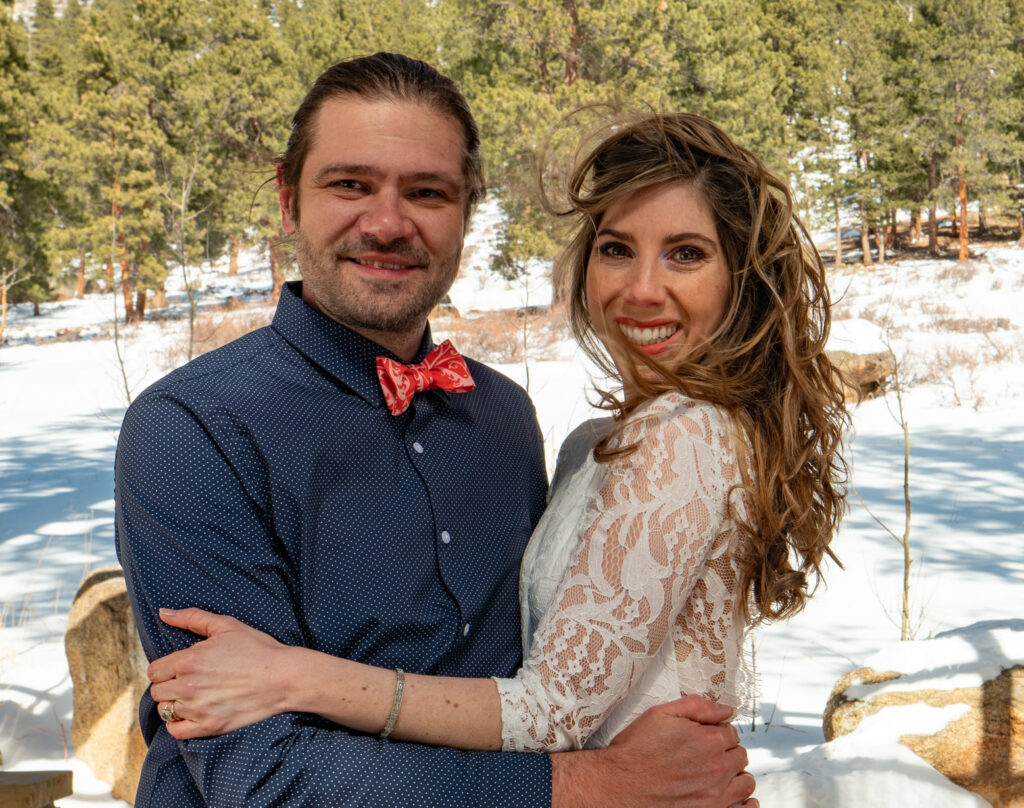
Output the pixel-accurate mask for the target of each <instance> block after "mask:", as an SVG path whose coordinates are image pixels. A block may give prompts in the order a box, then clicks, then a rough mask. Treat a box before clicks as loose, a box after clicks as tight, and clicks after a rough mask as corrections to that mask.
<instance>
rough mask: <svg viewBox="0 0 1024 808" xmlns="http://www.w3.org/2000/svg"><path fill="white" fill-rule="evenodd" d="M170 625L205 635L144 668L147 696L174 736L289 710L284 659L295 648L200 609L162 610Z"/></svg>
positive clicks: (219, 730) (216, 731)
mask: <svg viewBox="0 0 1024 808" xmlns="http://www.w3.org/2000/svg"><path fill="white" fill-rule="evenodd" d="M160 619H161V620H163V621H164V622H165V623H167V624H168V625H170V626H176V627H178V628H183V629H186V630H188V631H191V632H193V633H195V634H199V635H201V636H204V637H206V638H207V639H205V640H203V641H201V642H198V643H196V644H195V645H193V646H191V647H190V648H186V649H185V650H183V651H175V652H174V653H173V654H168V655H167V656H165V657H161V658H160V659H157V660H155V661H154V662H153V663H152V664H151V665H150V666H149V668H148V669H147V671H146V673H147V675H148V676H149V679H150V681H151V682H153V686H152V688H151V690H150V694H151V695H152V697H153V699H154V700H155V701H156V702H157V709H158V710H160V711H161V712H162V713H163V712H165V711H166V710H167V709H168V708H169V707H170V708H173V711H172V715H173V716H175V718H176V719H178V720H171V721H167V724H166V726H167V731H168V732H169V733H170V734H171V735H173V736H174V737H175V738H180V739H187V738H202V737H205V736H209V735H223V734H224V733H226V732H231V731H232V730H236V729H238V728H239V727H244V726H247V725H248V724H253V723H256V722H257V721H262V720H263V719H265V718H269V717H270V716H272V715H277V714H278V713H283V712H288V709H289V708H288V705H287V702H286V697H287V694H288V691H289V686H288V685H289V676H288V670H289V662H290V660H291V659H292V656H293V653H292V652H294V651H296V650H298V649H294V648H290V647H289V646H287V645H283V644H281V643H279V642H278V641H277V640H275V639H274V638H273V637H271V636H270V635H269V634H264V633H263V632H262V631H257V630H256V629H254V628H250V627H249V626H247V625H245V624H244V623H240V622H239V621H238V620H236V619H235V618H233V617H225V616H222V615H217V614H212V613H210V612H205V611H203V610H202V609H178V610H174V609H161V610H160Z"/></svg>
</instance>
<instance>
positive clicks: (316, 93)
mask: <svg viewBox="0 0 1024 808" xmlns="http://www.w3.org/2000/svg"><path fill="white" fill-rule="evenodd" d="M482 192H483V182H482V175H481V171H480V157H479V135H478V133H477V129H476V124H475V122H474V121H473V118H472V116H471V114H470V112H469V109H468V107H467V105H466V103H465V99H463V97H462V96H461V94H460V93H459V92H458V90H457V89H456V88H455V86H454V84H452V82H451V81H450V80H448V79H446V78H445V77H443V76H441V75H440V74H438V73H437V72H436V71H434V70H433V69H432V68H430V67H428V66H427V65H424V64H423V63H421V62H416V61H414V60H410V59H407V58H405V57H401V56H396V55H393V54H377V55H376V56H372V57H367V58H365V59H357V60H353V61H350V62H344V63H341V64H339V65H335V66H334V67H333V68H331V69H329V70H328V71H326V72H325V73H324V74H323V75H322V76H321V77H320V78H319V79H318V81H317V83H316V84H315V85H314V87H313V89H312V90H311V91H310V93H309V94H308V95H307V97H306V99H305V100H304V101H303V102H302V104H301V105H300V107H299V110H298V111H297V112H296V115H295V116H294V118H293V131H292V135H291V138H290V139H289V143H288V149H287V152H286V155H285V157H284V159H283V160H282V163H281V165H280V167H279V196H280V201H281V211H282V220H283V227H284V230H285V231H286V232H287V233H289V234H294V236H295V243H296V253H297V257H298V262H299V268H300V270H301V272H302V277H303V281H302V283H301V284H300V285H290V286H288V287H286V288H285V290H284V292H283V293H282V297H281V301H280V303H279V306H278V310H277V313H276V314H275V317H274V321H273V324H272V326H270V327H268V328H265V329H261V330H260V331H257V332H254V333H253V334H250V335H248V336H246V337H243V338H242V339H240V340H238V341H236V342H234V343H232V344H231V345H228V346H225V347H224V348H222V349H221V350H219V351H215V352H213V353H212V354H209V355H207V356H204V357H201V358H200V359H198V360H196V361H195V362H192V363H190V364H189V365H187V366H185V367H184V368H181V369H179V370H177V371H175V372H174V373H172V374H170V375H169V376H168V377H166V378H165V379H163V380H161V381H160V382H158V383H157V384H155V385H154V386H153V387H151V388H150V389H149V390H147V391H146V392H145V393H143V395H142V396H140V397H139V398H138V400H137V401H136V402H135V403H134V404H133V405H132V407H131V408H130V409H129V411H128V414H127V415H126V417H125V423H124V427H123V429H122V432H121V438H120V441H119V444H118V455H117V473H116V482H117V541H118V552H119V557H120V559H121V562H122V564H123V566H124V568H125V573H126V576H127V579H128V583H129V593H130V595H131V599H132V604H133V608H134V610H135V614H136V619H137V622H138V625H139V629H140V633H141V635H142V640H143V646H144V648H145V650H146V653H147V655H148V656H149V657H150V658H151V659H152V658H154V657H158V656H162V655H164V654H167V653H169V652H171V651H174V650H177V649H180V648H183V647H185V646H187V645H188V644H190V642H192V641H194V639H195V638H194V636H192V635H189V634H187V633H186V632H183V631H180V630H177V629H172V628H170V627H168V626H166V625H164V624H162V623H161V622H160V620H159V619H158V617H157V612H158V609H159V608H160V607H183V606H199V607H202V608H204V609H207V610H210V611H214V612H220V613H224V614H230V615H233V616H235V617H238V618H239V619H241V620H243V621H244V622H246V623H249V624H250V625H253V626H255V627H256V628H259V629H261V630H263V631H266V632H268V633H270V634H272V635H273V636H275V637H276V638H277V639H279V640H281V641H283V642H286V643H290V644H302V645H306V646H308V647H311V648H315V649H318V650H322V651H325V652H328V653H331V654H336V655H341V656H346V657H350V658H353V659H358V660H361V661H364V662H369V663H372V664H376V665H382V666H386V667H396V668H397V667H401V668H404V669H405V670H409V671H414V672H420V673H435V674H442V675H455V676H491V675H508V674H510V673H512V672H513V671H514V670H515V668H516V667H517V666H518V664H519V662H520V655H521V649H520V640H519V627H518V621H517V619H516V615H518V607H517V581H518V567H519V559H520V556H521V554H522V551H523V548H524V546H525V542H526V540H527V538H528V536H529V533H530V531H531V529H532V527H533V525H534V524H535V523H536V521H537V519H538V518H539V516H540V512H541V510H542V508H543V503H544V494H545V488H546V481H545V475H544V468H543V458H542V447H541V440H540V435H539V430H538V428H537V425H536V419H535V416H534V413H533V408H532V405H531V404H530V403H529V400H528V399H527V397H526V395H525V393H523V391H522V390H520V389H519V388H518V387H516V386H515V385H513V384H512V383H511V382H509V381H508V380H507V379H504V378H503V377H501V376H500V375H499V374H497V373H495V372H493V371H491V370H489V369H488V368H486V367H485V366H482V365H479V364H477V363H473V362H470V363H469V369H470V371H471V373H472V377H473V379H474V380H475V384H476V389H475V390H474V391H473V392H471V393H457V392H448V391H445V390H437V389H430V390H426V391H423V392H420V393H417V394H416V395H415V396H413V397H412V398H411V400H409V401H406V402H404V403H402V404H401V405H400V406H397V407H396V406H394V404H395V402H394V401H391V402H390V403H389V401H388V399H387V398H386V397H385V395H384V393H383V391H382V388H381V384H380V381H379V378H378V374H377V358H378V357H379V356H386V357H388V358H390V359H393V360H397V361H401V362H418V361H420V360H423V359H424V357H425V356H426V355H427V354H428V352H429V351H430V350H431V348H432V343H431V340H430V333H429V329H428V327H427V322H426V318H427V314H428V313H429V311H430V310H431V309H432V308H433V306H434V305H436V303H437V302H438V301H439V300H440V299H441V298H442V297H443V295H444V294H445V293H446V292H447V290H448V288H449V286H450V285H451V282H452V281H453V280H454V277H455V274H456V271H457V268H458V262H459V256H460V252H461V248H462V240H463V236H464V232H465V226H466V220H467V217H468V215H469V213H470V211H471V209H472V207H473V205H474V203H475V202H476V201H477V199H478V198H479V197H480V196H481V194H482ZM402 406H406V407H407V408H405V409H402ZM393 412H394V413H396V414H392V413H393ZM239 664H240V665H244V664H245V660H239ZM685 716H689V718H687V717H685ZM723 717H724V715H723V714H722V712H721V711H719V710H717V709H716V708H714V707H713V706H711V705H709V704H707V703H705V702H702V701H700V700H697V699H691V700H685V701H681V702H676V703H674V704H673V705H668V706H667V707H666V708H664V709H661V710H655V711H652V712H650V713H648V714H646V715H645V716H643V717H642V718H641V719H639V720H638V721H637V722H636V723H635V724H634V725H633V726H632V727H630V728H629V729H628V730H627V731H626V732H625V733H623V734H622V735H621V736H620V738H621V742H618V741H617V742H616V743H615V744H613V745H612V746H611V747H609V748H608V749H606V750H598V751H588V752H573V753H563V754H558V755H551V756H547V755H527V754H512V753H467V752H459V751H456V750H452V749H443V748H434V747H423V746H417V745H413V744H400V743H392V742H390V741H386V740H380V739H378V738H373V737H369V736H366V735H360V734H355V733H350V732H347V731H345V730H343V729H341V728H339V727H337V726H336V725H333V724H331V723H330V722H327V721H325V720H322V719H319V718H317V717H315V716H309V715H296V714H288V715H279V716H276V717H274V718H272V719H269V720H267V721H263V722H260V723H259V724H256V725H253V726H250V727H246V728H244V729H241V730H237V731H235V732H232V733H229V734H227V735H225V736H223V737H219V738H209V739H201V740H193V741H184V742H179V741H176V740H175V739H174V738H172V737H171V736H170V735H169V734H168V733H167V732H166V731H165V730H164V729H163V726H162V724H161V723H160V721H159V719H158V717H157V716H156V709H155V705H154V704H153V702H152V700H151V699H149V698H148V696H147V697H146V698H144V700H143V704H142V706H141V719H142V723H143V729H144V733H145V734H146V737H147V739H148V741H149V743H150V751H149V755H148V757H147V759H146V763H145V765H144V767H143V775H142V779H141V782H140V785H139V791H138V797H137V801H136V805H138V806H155V807H157V808H160V807H162V806H175V808H177V806H202V805H211V806H221V805H246V806H249V805H291V804H295V805H309V806H339V805H371V806H414V805H415V806H419V805H422V806H431V807H434V806H449V805H451V806H456V805H457V806H466V805H471V806H476V805H480V806H484V805H486V806H493V805H500V806H519V805H522V806H538V805H548V804H549V803H550V804H552V805H556V806H574V805H579V806H601V805H609V806H613V805H614V806H624V805H644V806H647V805H656V804H659V800H660V801H661V804H665V805H683V806H687V808H704V806H707V807H708V808H723V806H725V805H728V804H731V803H733V802H739V801H742V800H743V799H744V798H746V797H747V796H749V794H750V792H751V791H752V790H753V782H752V778H750V776H749V775H740V774H739V773H740V772H741V771H742V769H743V767H744V766H745V764H746V754H745V752H743V750H742V749H741V748H739V747H738V745H737V744H738V739H737V736H736V733H735V730H734V729H732V728H731V727H728V726H714V725H713V722H715V721H719V720H722V718H723ZM689 719H695V720H689ZM697 720H704V721H707V722H708V724H709V725H708V726H704V725H701V724H699V723H696V721H697ZM751 804H753V803H751Z"/></svg>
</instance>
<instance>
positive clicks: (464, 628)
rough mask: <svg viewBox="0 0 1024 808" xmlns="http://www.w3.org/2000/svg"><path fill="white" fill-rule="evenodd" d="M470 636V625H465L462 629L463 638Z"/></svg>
mask: <svg viewBox="0 0 1024 808" xmlns="http://www.w3.org/2000/svg"><path fill="white" fill-rule="evenodd" d="M468 634H469V623H466V625H464V626H463V627H462V636H463V637H465V636H467V635H468Z"/></svg>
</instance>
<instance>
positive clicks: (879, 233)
mask: <svg viewBox="0 0 1024 808" xmlns="http://www.w3.org/2000/svg"><path fill="white" fill-rule="evenodd" d="M885 230H886V228H885V222H884V221H882V222H879V223H878V227H876V228H875V246H876V247H878V263H880V264H884V263H885Z"/></svg>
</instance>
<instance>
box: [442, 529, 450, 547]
mask: <svg viewBox="0 0 1024 808" xmlns="http://www.w3.org/2000/svg"><path fill="white" fill-rule="evenodd" d="M441 541H442V542H444V543H445V544H451V541H452V534H451V533H449V532H448V531H447V530H442V531H441Z"/></svg>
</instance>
